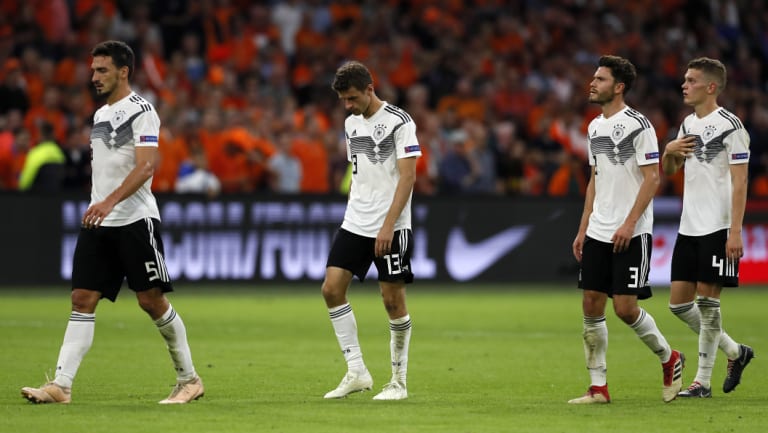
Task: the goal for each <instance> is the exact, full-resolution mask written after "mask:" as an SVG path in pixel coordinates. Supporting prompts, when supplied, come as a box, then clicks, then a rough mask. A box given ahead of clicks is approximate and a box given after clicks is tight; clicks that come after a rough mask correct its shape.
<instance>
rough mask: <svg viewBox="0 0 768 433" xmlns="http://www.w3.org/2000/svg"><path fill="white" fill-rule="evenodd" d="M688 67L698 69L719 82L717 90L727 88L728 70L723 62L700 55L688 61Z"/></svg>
mask: <svg viewBox="0 0 768 433" xmlns="http://www.w3.org/2000/svg"><path fill="white" fill-rule="evenodd" d="M688 69H697V70H699V71H701V72H703V73H704V74H705V75H708V76H709V77H710V78H712V79H713V80H715V82H717V90H718V92H719V91H722V90H723V89H725V84H726V83H727V81H728V72H727V71H726V69H725V65H724V64H723V62H721V61H720V60H717V59H710V58H709V57H699V58H696V59H693V60H691V61H690V62H688Z"/></svg>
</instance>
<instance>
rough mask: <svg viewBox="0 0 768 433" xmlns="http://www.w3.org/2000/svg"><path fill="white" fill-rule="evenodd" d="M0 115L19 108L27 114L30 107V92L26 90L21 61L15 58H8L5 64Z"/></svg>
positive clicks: (1, 87)
mask: <svg viewBox="0 0 768 433" xmlns="http://www.w3.org/2000/svg"><path fill="white" fill-rule="evenodd" d="M0 81H1V82H2V84H0V116H2V115H4V114H7V113H8V112H9V111H11V110H19V111H21V113H22V114H26V112H27V110H28V109H29V94H28V93H27V91H26V81H25V80H24V75H23V74H22V73H21V62H19V60H18V59H15V58H9V59H6V60H5V62H4V64H3V71H2V80H0Z"/></svg>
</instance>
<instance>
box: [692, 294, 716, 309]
mask: <svg viewBox="0 0 768 433" xmlns="http://www.w3.org/2000/svg"><path fill="white" fill-rule="evenodd" d="M696 303H697V304H698V305H699V308H702V307H704V308H707V307H709V308H719V307H720V300H719V299H717V298H704V297H701V298H696Z"/></svg>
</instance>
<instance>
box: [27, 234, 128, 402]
mask: <svg viewBox="0 0 768 433" xmlns="http://www.w3.org/2000/svg"><path fill="white" fill-rule="evenodd" d="M111 240H112V229H111V228H105V227H102V228H98V229H85V228H83V229H81V230H80V234H79V235H78V239H77V245H76V247H75V253H74V256H73V261H72V264H73V267H72V287H73V289H72V293H71V301H72V312H71V313H70V316H69V322H68V323H67V329H66V331H65V332H64V339H63V342H62V344H61V348H60V349H59V357H58V360H57V362H56V374H55V377H54V379H53V380H52V381H50V382H48V383H46V384H45V385H43V386H41V387H40V388H32V387H25V388H23V389H22V391H21V394H22V396H24V398H26V399H27V400H29V401H32V402H34V403H69V402H70V401H71V388H72V384H73V381H74V379H75V376H76V375H77V371H78V369H79V368H80V364H81V362H82V361H83V358H85V355H86V354H87V353H88V351H89V350H90V348H91V345H92V344H93V336H94V330H95V326H96V307H97V305H98V303H99V299H100V298H101V297H102V296H104V297H106V298H108V299H110V300H112V301H114V300H115V299H116V297H117V293H118V291H119V288H120V284H121V283H122V280H123V274H122V272H121V270H120V268H119V264H118V263H117V261H116V260H114V255H110V254H106V253H105V252H106V251H107V250H108V249H109V248H110V245H111ZM98 290H101V291H98Z"/></svg>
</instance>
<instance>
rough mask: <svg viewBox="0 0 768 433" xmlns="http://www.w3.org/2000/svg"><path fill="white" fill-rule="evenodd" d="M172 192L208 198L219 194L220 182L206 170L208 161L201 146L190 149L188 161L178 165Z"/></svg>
mask: <svg viewBox="0 0 768 433" xmlns="http://www.w3.org/2000/svg"><path fill="white" fill-rule="evenodd" d="M174 191H176V192H177V193H180V194H204V195H206V196H207V197H209V198H213V197H216V196H217V195H219V193H220V192H221V182H219V179H218V178H217V177H216V176H215V175H214V174H213V173H211V172H210V171H209V170H208V160H207V159H206V157H205V152H204V151H203V148H202V147H201V146H194V147H192V148H191V149H190V151H189V159H188V160H186V161H184V162H183V163H182V164H181V165H180V168H179V178H178V179H177V180H176V182H175V186H174Z"/></svg>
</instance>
